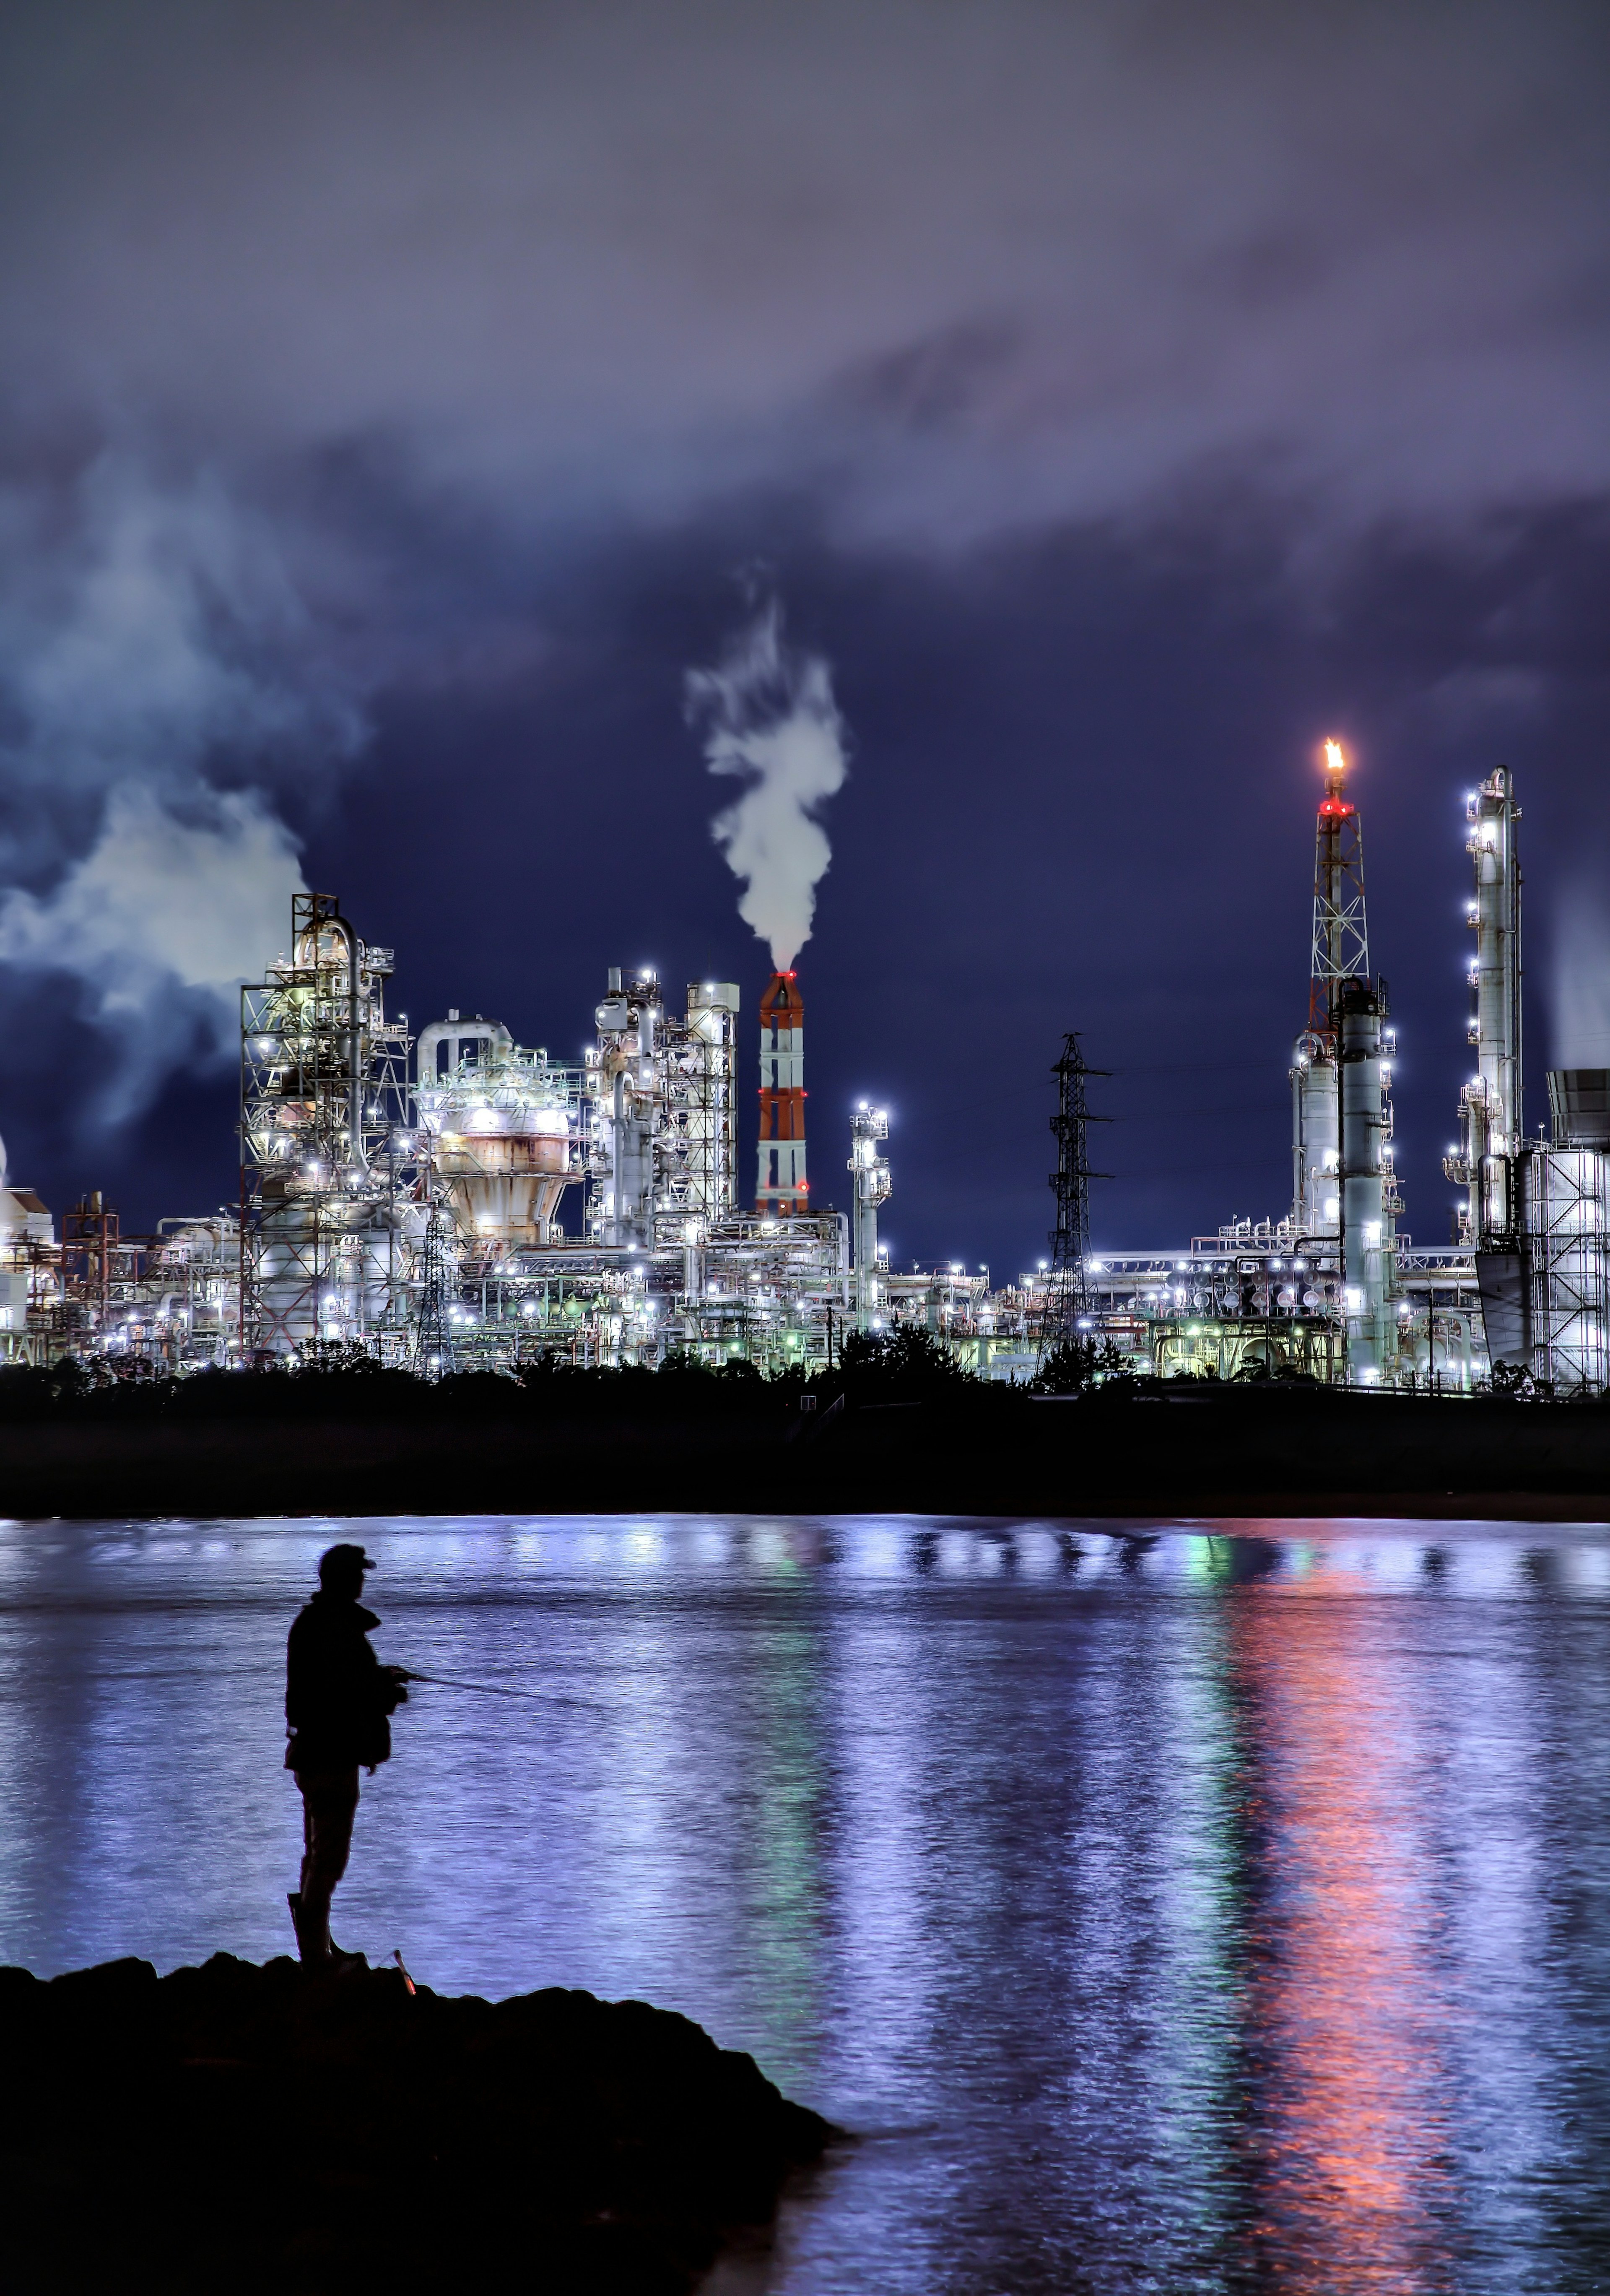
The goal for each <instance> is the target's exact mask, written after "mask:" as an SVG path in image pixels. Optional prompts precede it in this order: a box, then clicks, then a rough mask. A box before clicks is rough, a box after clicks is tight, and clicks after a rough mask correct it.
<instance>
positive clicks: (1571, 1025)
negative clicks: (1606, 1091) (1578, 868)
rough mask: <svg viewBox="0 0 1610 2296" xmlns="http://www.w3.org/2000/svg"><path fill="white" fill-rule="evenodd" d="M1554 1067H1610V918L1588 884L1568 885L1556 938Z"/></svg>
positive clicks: (1562, 901)
mask: <svg viewBox="0 0 1610 2296" xmlns="http://www.w3.org/2000/svg"><path fill="white" fill-rule="evenodd" d="M1553 990H1554V995H1553V1005H1554V1011H1553V1021H1554V1064H1555V1065H1556V1067H1558V1068H1565V1069H1610V919H1607V918H1606V914H1605V908H1604V904H1603V901H1602V899H1601V898H1599V897H1598V895H1597V894H1596V893H1595V891H1594V890H1593V889H1592V888H1591V887H1590V886H1589V885H1586V884H1578V885H1575V886H1573V887H1568V888H1567V889H1566V891H1565V896H1564V898H1562V900H1561V902H1560V904H1559V907H1558V910H1557V921H1556V926H1555V939H1554V980H1553Z"/></svg>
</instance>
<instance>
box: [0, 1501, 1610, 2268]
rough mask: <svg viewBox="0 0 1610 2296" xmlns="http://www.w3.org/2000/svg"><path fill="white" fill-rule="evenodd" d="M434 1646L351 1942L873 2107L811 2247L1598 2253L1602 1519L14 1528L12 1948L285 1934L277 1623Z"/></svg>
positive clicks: (1, 1740)
mask: <svg viewBox="0 0 1610 2296" xmlns="http://www.w3.org/2000/svg"><path fill="white" fill-rule="evenodd" d="M342 1536H351V1537H356V1538H361V1539H362V1540H363V1541H364V1544H365V1545H366V1546H368V1548H369V1551H370V1552H371V1554H375V1555H377V1556H378V1557H379V1558H380V1569H379V1570H377V1571H376V1572H375V1573H374V1574H373V1577H372V1579H371V1581H370V1586H371V1590H372V1592H371V1598H370V1599H371V1602H372V1607H373V1608H374V1609H375V1610H377V1611H379V1612H380V1615H381V1618H382V1620H383V1621H384V1623H383V1625H382V1627H381V1628H380V1632H379V1633H378V1635H377V1636H376V1638H375V1639H376V1644H377V1647H378V1648H379V1650H380V1654H381V1655H382V1657H384V1658H388V1659H392V1660H396V1661H401V1662H403V1663H405V1664H407V1665H409V1666H412V1667H413V1668H415V1669H419V1670H421V1671H423V1672H428V1673H437V1674H443V1675H453V1676H460V1677H464V1678H466V1679H470V1680H475V1681H479V1682H484V1683H490V1684H495V1685H503V1687H504V1688H505V1689H519V1690H522V1691H526V1692H535V1693H539V1694H538V1695H537V1696H535V1697H534V1698H523V1699H515V1698H511V1697H494V1696H490V1695H480V1694H477V1693H473V1692H470V1691H460V1690H448V1689H431V1688H417V1689H416V1690H415V1691H414V1692H413V1697H412V1700H411V1702H410V1703H409V1705H408V1706H407V1707H405V1709H404V1710H402V1712H401V1713H400V1714H399V1715H398V1717H397V1720H396V1750H397V1751H396V1759H395V1760H394V1761H393V1762H392V1763H391V1764H390V1765H389V1767H386V1768H384V1769H382V1770H380V1772H379V1773H378V1774H377V1775H376V1776H375V1777H374V1778H373V1779H372V1780H369V1779H365V1781H364V1803H363V1808H362V1809H361V1810H360V1812H359V1817H358V1827H357V1835H356V1846H355V1850H354V1857H353V1867H352V1872H351V1874H350V1875H349V1877H348V1880H347V1882H346V1883H345V1884H344V1885H343V1888H342V1890H341V1891H340V1892H339V1895H338V1898H337V1901H336V1922H335V1929H336V1934H337V1936H338V1937H339V1939H340V1940H341V1942H342V1944H343V1945H345V1946H348V1947H357V1948H362V1949H363V1950H364V1952H366V1953H367V1954H369V1956H371V1958H372V1959H382V1958H384V1957H385V1956H388V1954H389V1953H390V1952H391V1950H392V1948H394V1947H400V1948H402V1951H403V1953H404V1956H405V1959H406V1960H407V1962H408V1964H409V1965H410V1967H411V1968H412V1969H413V1972H414V1973H415V1975H416V1976H417V1977H418V1978H420V1979H421V1980H425V1981H428V1982H429V1984H431V1985H433V1986H435V1987H437V1989H441V1990H444V1991H454V1992H456V1991H465V1990H472V1991H477V1992H482V1993H486V1994H493V1995H496V1994H504V1993H509V1992H513V1991H523V1990H526V1989H530V1988H533V1987H535V1986H541V1985H553V1984H560V1985H571V1986H585V1987H587V1988H589V1989H592V1990H593V1991H594V1992H597V1993H600V1994H602V1995H605V1996H609V1997H621V1996H626V1995H635V1996H639V1997H642V1998H645V1999H648V2000H650V2001H654V2002H658V2003H660V2004H662V2005H665V2006H666V2007H671V2008H676V2009H680V2010H683V2011H685V2012H686V2013H687V2014H688V2015H690V2016H691V2017H695V2018H697V2019H698V2020H699V2021H700V2023H702V2024H704V2025H706V2026H707V2027H708V2028H709V2030H711V2031H712V2032H713V2033H715V2035H716V2037H717V2038H719V2039H720V2040H721V2041H722V2042H723V2044H725V2045H727V2046H736V2047H740V2048H745V2049H750V2050H753V2052H754V2053H755V2054H756V2056H757V2057H758V2058H759V2060H760V2062H761V2063H762V2064H763V2065H764V2068H765V2069H766V2071H768V2072H769V2073H770V2074H771V2075H772V2077H773V2078H774V2079H776V2080H778V2081H779V2082H780V2084H781V2086H782V2087H784V2088H785V2089H786V2090H788V2091H789V2093H790V2094H791V2095H795V2096H797V2097H799V2098H801V2099H803V2100H804V2101H805V2102H807V2103H812V2104H814V2105H816V2106H817V2107H819V2108H820V2109H821V2111H822V2112H826V2113H828V2114H829V2115H830V2117H831V2118H832V2119H833V2120H836V2121H838V2122H839V2123H841V2124H842V2125H844V2126H845V2127H846V2128H850V2129H853V2130H854V2131H855V2132H857V2134H858V2136H859V2139H860V2141H859V2142H858V2143H857V2144H854V2146H852V2147H849V2148H846V2150H844V2151H843V2152H842V2153H838V2154H837V2155H836V2156H835V2157H834V2158H833V2159H832V2160H830V2162H829V2163H828V2165H827V2166H826V2167H825V2169H823V2170H822V2171H821V2173H820V2174H819V2175H818V2176H816V2177H814V2179H813V2182H812V2183H811V2184H810V2185H808V2186H807V2187H806V2188H805V2190H804V2191H802V2192H801V2193H800V2194H799V2195H798V2196H797V2198H795V2199H793V2200H791V2201H790V2202H789V2204H788V2206H787V2208H786V2209H785V2211H784V2215H783V2218H782V2222H781V2226H780V2235H779V2243H778V2248H777V2251H776V2253H775V2254H774V2256H773V2257H772V2259H770V2260H769V2261H763V2262H756V2263H755V2264H753V2265H744V2266H742V2267H730V2268H728V2269H727V2270H726V2271H725V2272H724V2273H723V2275H720V2276H718V2281H717V2284H718V2285H720V2286H721V2287H722V2288H723V2289H736V2288H740V2287H741V2288H744V2289H761V2288H764V2289H766V2290H768V2291H771V2292H775V2296H805V2292H809V2296H849V2292H857V2291H877V2292H889V2296H929V2292H955V2296H963V2292H965V2296H1039V2292H1042V2291H1045V2292H1053V2291H1054V2292H1058V2296H1061V2292H1075V2291H1082V2290H1091V2291H1100V2292H1107V2291H1127V2290H1141V2289H1146V2290H1153V2289H1155V2290H1159V2291H1165V2292H1168V2296H1174V2292H1184V2291H1190V2290H1198V2289H1200V2290H1221V2289H1228V2290H1258V2289H1263V2288H1266V2287H1279V2288H1282V2289H1286V2288H1289V2289H1298V2290H1304V2291H1314V2292H1323V2296H1330V2292H1344V2291H1351V2290H1355V2289H1358V2290H1365V2289H1369V2290H1383V2291H1388V2290H1389V2291H1399V2290H1403V2291H1419V2290H1428V2291H1429V2290H1437V2291H1441V2290H1461V2291H1462V2290H1472V2291H1483V2292H1485V2291H1494V2292H1500V2291H1502V2292H1509V2291H1512V2290H1514V2291H1523V2290H1537V2291H1541V2292H1549V2296H1556V2292H1575V2291H1579V2290H1593V2289H1601V2288H1610V2158H1607V2155H1610V2142H1607V2140H1610V2071H1607V2068H1610V1893H1607V1890H1610V1531H1606V1529H1603V1528H1602V1527H1596V1528H1590V1529H1538V1528H1536V1527H1528V1526H1524V1525H1516V1526H1503V1525H1500V1526H1492V1525H1465V1526H1458V1525H1447V1524H1440V1525H1428V1524H1416V1523H1411V1522H1405V1523H1398V1524H1380V1523H1364V1522H1337V1523H1326V1524H1314V1523H1299V1522H1237V1523H1232V1524H1224V1525H1220V1526H1207V1525H1202V1524H1178V1525H1165V1526H1160V1527H1158V1528H1157V1529H1156V1531H1155V1533H1153V1534H1149V1535H1148V1536H1145V1537H1134V1538H1126V1537H1123V1536H1119V1535H1116V1534H1115V1533H1113V1532H1111V1531H1109V1530H1107V1529H1102V1528H1100V1527H1098V1526H1090V1525H1082V1524H1081V1525H1075V1524H1066V1525H1045V1524H1033V1525H1026V1524H1024V1525H1020V1524H1007V1523H998V1522H989V1523H978V1522H961V1521H955V1522H951V1521H932V1520H927V1519H913V1518H893V1519H857V1520H853V1521H823V1522H799V1521H760V1520H741V1521H740V1520H731V1519H710V1520H699V1519H692V1518H687V1517H673V1518H660V1519H651V1520H642V1521H622V1520H618V1519H614V1518H611V1519H608V1520H602V1519H599V1520H575V1521H546V1520H543V1521H523V1520H519V1519H511V1518H498V1519H486V1518H480V1519H475V1520H466V1521H462V1522H458V1523H448V1522H442V1521H379V1522H377V1521H364V1522H361V1523H358V1524H356V1525H346V1524H341V1523H338V1522H334V1521H331V1522H326V1523H315V1524H308V1523H306V1522H300V1521H298V1522H286V1521H267V1522H219V1523H184V1522H174V1523H163V1524H130V1523H106V1524H99V1525H38V1524H32V1525H23V1524H12V1525H8V1526H4V1527H0V1792H3V1793H4V1827H3V1830H0V1959H3V1960H5V1961H9V1962H20V1963H24V1964H28V1965H29V1967H31V1968H33V1969H36V1970H37V1971H39V1972H42V1973H47V1972H56V1971H59V1970H63V1969H69V1968H75V1967H78V1966H81V1965H83V1964H86V1963H90V1962H94V1961H99V1960H104V1959H108V1958H110V1957H111V1956H115V1955H120V1954H139V1955H143V1956H146V1957H147V1958H149V1959H151V1960H152V1961H154V1962H155V1963H156V1964H158V1966H159V1968H162V1969H168V1968H172V1967H174V1966H176V1964H179V1963H182V1962H191V1961H197V1960H200V1959H202V1958H204V1957H205V1956H207V1955H208V1953H211V1952H213V1951H215V1950H217V1949H218V1948H224V1949H225V1950H226V1951H229V1952H231V1953H235V1954H241V1955H244V1956H249V1957H250V1958H251V1959H253V1960H262V1959H265V1958H266V1957H267V1956H270V1955H272V1954H275V1953H281V1952H284V1951H286V1950H288V1949H289V1948H290V1927H289V1921H288V1916H287V1914H286V1910H285V1892H286V1890H287V1889H288V1888H290V1886H291V1885H292V1883H293V1882H294V1879H295V1875H296V1870H297V1860H298V1850H299V1805H298V1799H297V1795H296V1792H295V1788H294V1785H293V1784H292V1782H291V1781H290V1778H289V1777H288V1776H287V1775H285V1773H284V1772H283V1770H282V1767H281V1756H282V1743H283V1725H282V1712H281V1697H282V1663H283V1660H282V1653H283V1646H284V1636H285V1630H286V1628H287V1627H288V1626H289V1624H290V1619H291V1616H292V1615H293V1613H294V1611H295V1610H296V1608H297V1605H298V1602H299V1601H300V1600H301V1599H302V1597H303V1596H304V1595H305V1594H306V1592H307V1591H308V1590H309V1588H310V1587H311V1586H312V1583H313V1573H314V1565H315V1560H316V1558H317V1556H318V1554H319V1553H320V1551H321V1549H322V1548H323V1546H326V1545H328V1544H329V1543H330V1542H331V1539H332V1538H337V1537H342Z"/></svg>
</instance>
